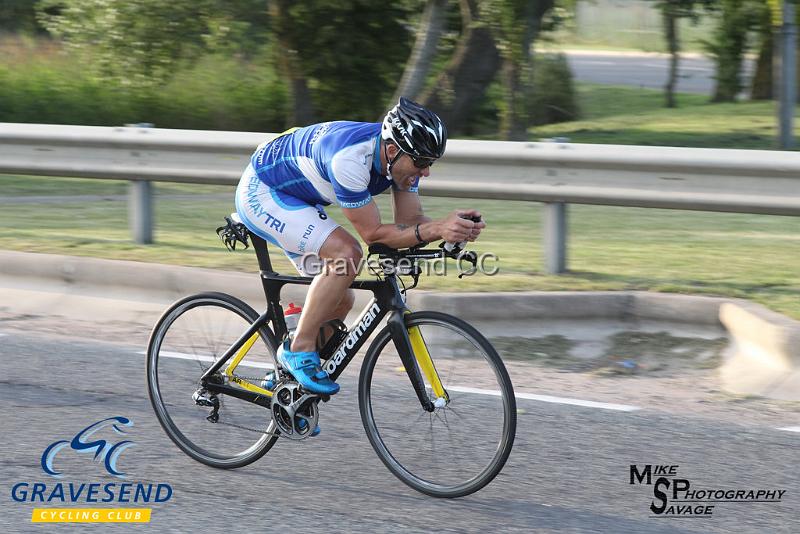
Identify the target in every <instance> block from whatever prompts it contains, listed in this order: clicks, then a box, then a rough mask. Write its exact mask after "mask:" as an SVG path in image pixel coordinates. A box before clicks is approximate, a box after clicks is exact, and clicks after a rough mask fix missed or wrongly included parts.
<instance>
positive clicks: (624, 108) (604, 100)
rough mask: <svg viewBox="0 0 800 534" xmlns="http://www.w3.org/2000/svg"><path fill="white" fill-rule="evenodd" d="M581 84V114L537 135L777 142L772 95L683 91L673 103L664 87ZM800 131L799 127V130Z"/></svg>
mask: <svg viewBox="0 0 800 534" xmlns="http://www.w3.org/2000/svg"><path fill="white" fill-rule="evenodd" d="M576 87H577V93H578V103H579V108H580V110H581V113H582V115H581V119H580V120H577V121H570V122H562V123H559V124H550V125H547V126H540V127H537V128H536V129H535V130H534V131H533V135H534V137H536V138H541V137H568V138H569V139H570V140H571V141H572V142H574V143H607V144H619V145H658V146H684V147H699V148H744V149H773V148H775V147H776V136H777V133H778V131H777V119H776V108H775V106H776V103H775V102H772V101H743V102H736V103H723V104H712V103H709V97H708V96H706V95H694V94H686V93H680V94H678V95H677V103H678V107H677V108H672V109H668V108H665V107H664V95H663V92H662V91H658V90H654V89H636V88H631V87H617V86H608V85H596V84H577V86H576ZM796 113H797V112H796ZM796 116H800V115H796ZM797 123H798V121H795V124H797ZM798 134H800V127H798V128H796V131H795V135H796V136H797V135H798Z"/></svg>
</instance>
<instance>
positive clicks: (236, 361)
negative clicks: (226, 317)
mask: <svg viewBox="0 0 800 534" xmlns="http://www.w3.org/2000/svg"><path fill="white" fill-rule="evenodd" d="M258 338H259V335H258V332H256V333H255V334H253V335H252V336H250V339H248V340H247V341H245V342H244V345H242V348H240V349H239V352H237V353H236V356H234V357H233V360H231V362H230V363H229V364H228V366H227V367H226V368H225V376H227V377H228V380H230V381H231V382H233V383H234V384H238V385H239V386H241V387H243V388H244V389H246V390H248V391H252V392H253V393H260V394H261V395H266V396H268V397H271V396H272V392H271V391H270V390H268V389H264V388H261V387H258V386H257V385H255V384H251V383H250V382H248V381H247V380H243V379H241V378H239V377H236V376H233V370H234V369H236V366H237V365H239V362H241V361H242V359H244V357H245V356H246V355H247V353H248V352H249V351H250V349H251V348H252V347H253V345H254V344H255V342H256V341H258Z"/></svg>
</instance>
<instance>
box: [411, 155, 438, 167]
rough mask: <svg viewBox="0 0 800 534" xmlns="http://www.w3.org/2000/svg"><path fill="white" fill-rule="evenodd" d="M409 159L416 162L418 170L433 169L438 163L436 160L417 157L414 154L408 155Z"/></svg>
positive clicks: (415, 165)
mask: <svg viewBox="0 0 800 534" xmlns="http://www.w3.org/2000/svg"><path fill="white" fill-rule="evenodd" d="M406 154H408V152H406ZM408 157H410V158H411V161H413V162H414V167H416V168H418V169H424V168H426V167H432V166H433V164H434V163H435V162H436V159H435V158H423V157H422V156H415V155H413V154H408Z"/></svg>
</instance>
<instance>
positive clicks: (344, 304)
mask: <svg viewBox="0 0 800 534" xmlns="http://www.w3.org/2000/svg"><path fill="white" fill-rule="evenodd" d="M355 300H356V295H355V291H353V290H352V289H348V290H347V291H346V292H345V294H344V296H343V297H342V300H340V301H339V305H338V306H337V307H336V309H335V310H333V313H331V315H330V316H329V317H328V318H326V319H325V321H323V323H322V324H323V326H322V328H321V329H320V332H319V336H318V337H317V348H320V347H324V346H325V343H327V342H328V340H329V339H330V338H331V337H332V336H333V333H334V332H335V329H334V328H333V327H332V326H327V325H325V323H327V322H328V321H332V320H334V319H339V320H340V321H342V322H344V321H345V319H347V314H348V313H350V310H352V309H353V304H354V303H355Z"/></svg>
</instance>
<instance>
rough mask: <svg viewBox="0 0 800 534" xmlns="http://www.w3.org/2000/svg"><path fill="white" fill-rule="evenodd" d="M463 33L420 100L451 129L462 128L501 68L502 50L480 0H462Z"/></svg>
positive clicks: (453, 130)
mask: <svg viewBox="0 0 800 534" xmlns="http://www.w3.org/2000/svg"><path fill="white" fill-rule="evenodd" d="M459 10H460V13H461V36H460V38H459V40H458V43H457V44H456V48H455V51H454V52H453V55H452V56H451V58H450V61H449V62H448V63H447V66H446V67H445V68H444V70H443V71H442V72H441V73H439V74H438V75H437V77H436V80H435V82H434V83H433V84H432V85H431V86H430V87H429V88H428V89H427V90H426V91H424V92H423V94H422V96H421V97H420V102H421V103H422V104H423V105H425V106H427V107H429V108H430V109H432V110H433V111H435V112H436V113H438V114H439V116H441V118H442V120H444V121H445V123H446V124H447V128H448V130H449V131H450V132H456V131H459V130H462V129H463V128H464V126H465V125H466V124H467V122H468V121H469V118H470V116H471V114H472V112H473V111H474V110H475V109H476V107H477V106H478V104H479V103H480V100H481V98H482V97H483V96H484V94H485V92H486V88H487V87H488V86H489V84H490V83H491V82H492V80H494V78H495V76H496V75H497V71H498V69H499V68H500V53H499V52H498V50H497V46H496V45H495V41H494V37H493V36H492V33H491V31H490V29H489V27H488V25H487V24H486V21H484V20H483V18H482V17H481V13H480V12H479V9H478V3H477V0H460V1H459Z"/></svg>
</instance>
